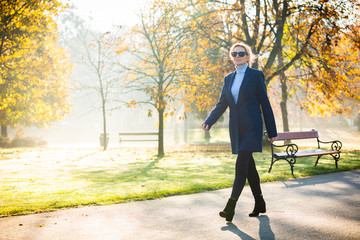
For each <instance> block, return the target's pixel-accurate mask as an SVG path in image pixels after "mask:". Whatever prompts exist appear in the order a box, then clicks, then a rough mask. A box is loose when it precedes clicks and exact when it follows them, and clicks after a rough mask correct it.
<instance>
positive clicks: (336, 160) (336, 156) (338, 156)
mask: <svg viewBox="0 0 360 240" xmlns="http://www.w3.org/2000/svg"><path fill="white" fill-rule="evenodd" d="M331 156H332V157H333V158H334V160H335V166H336V168H338V161H339V158H340V153H338V154H331Z"/></svg>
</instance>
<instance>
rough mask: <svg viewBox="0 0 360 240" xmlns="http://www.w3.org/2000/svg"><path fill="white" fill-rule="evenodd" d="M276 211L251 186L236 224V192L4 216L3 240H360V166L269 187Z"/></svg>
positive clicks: (0, 223)
mask: <svg viewBox="0 0 360 240" xmlns="http://www.w3.org/2000/svg"><path fill="white" fill-rule="evenodd" d="M262 187H263V192H264V196H265V200H266V202H267V209H268V212H267V213H266V214H264V215H262V216H260V217H255V218H250V217H248V216H247V214H248V213H249V212H250V211H251V210H252V208H253V199H252V196H251V193H250V190H249V187H248V186H246V187H245V190H244V192H243V194H242V196H241V197H240V200H239V202H238V205H237V209H236V215H235V217H234V220H233V223H226V221H225V220H224V219H222V218H220V217H219V216H218V212H219V210H222V209H223V207H224V205H225V203H226V201H227V198H228V196H229V194H230V189H223V190H219V191H212V192H206V193H200V194H193V195H184V196H174V197H169V198H165V199H161V200H152V201H143V202H134V203H127V204H118V205H111V206H92V207H83V208H77V209H68V210H61V211H57V212H52V213H43V214H33V215H27V216H16V217H7V218H0V239H1V240H8V239H11V240H22V239H24V240H25V239H29V240H33V239H36V240H49V239H50V240H58V239H64V240H82V239H86V240H93V239H94V240H95V239H96V240H113V239H114V240H117V239H124V240H132V239H136V240H139V239H150V240H152V239H156V240H157V239H159V240H162V239H171V240H174V239H182V240H183V239H194V240H195V239H196V240H199V239H206V240H208V239H209V240H212V239H216V240H222V239H227V240H228V239H292V240H297V239H299V240H300V239H301V240H304V239H326V240H329V239H330V240H331V239H360V170H356V171H349V172H340V173H333V174H327V175H319V176H314V177H310V178H302V179H296V180H289V181H283V182H275V183H265V184H263V185H262Z"/></svg>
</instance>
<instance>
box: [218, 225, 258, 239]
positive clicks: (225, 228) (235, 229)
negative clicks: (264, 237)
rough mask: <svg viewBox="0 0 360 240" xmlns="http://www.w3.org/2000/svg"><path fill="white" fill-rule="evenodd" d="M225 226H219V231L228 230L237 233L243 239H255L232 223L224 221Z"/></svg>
mask: <svg viewBox="0 0 360 240" xmlns="http://www.w3.org/2000/svg"><path fill="white" fill-rule="evenodd" d="M226 225H227V226H224V227H222V228H221V231H230V232H232V233H234V234H235V235H238V236H239V237H240V238H241V239H243V240H255V238H253V237H251V236H249V235H248V234H246V233H244V232H243V231H241V230H240V229H239V228H238V227H237V226H236V225H234V224H233V223H226Z"/></svg>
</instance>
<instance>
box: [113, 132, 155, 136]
mask: <svg viewBox="0 0 360 240" xmlns="http://www.w3.org/2000/svg"><path fill="white" fill-rule="evenodd" d="M158 134H159V133H155V132H148V133H119V135H124V136H125V135H126V136H141V135H158Z"/></svg>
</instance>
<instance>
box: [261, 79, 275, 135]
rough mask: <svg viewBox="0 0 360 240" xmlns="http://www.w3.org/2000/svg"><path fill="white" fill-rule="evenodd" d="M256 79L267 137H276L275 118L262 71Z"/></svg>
mask: <svg viewBox="0 0 360 240" xmlns="http://www.w3.org/2000/svg"><path fill="white" fill-rule="evenodd" d="M258 80H259V81H258V86H257V95H258V98H259V101H260V105H261V109H262V112H263V116H264V121H265V126H266V131H267V133H268V137H269V138H272V137H276V136H277V131H276V124H275V118H274V113H273V111H272V108H271V105H270V101H269V98H268V95H267V90H266V85H265V77H264V73H263V72H260V78H258Z"/></svg>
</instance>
